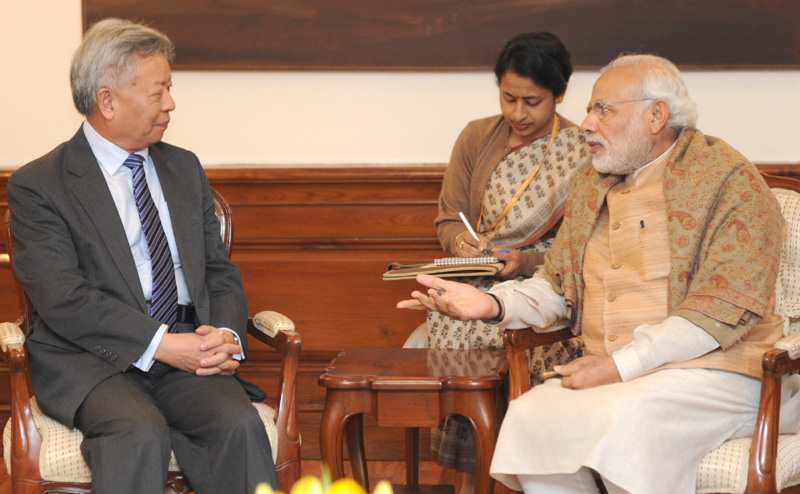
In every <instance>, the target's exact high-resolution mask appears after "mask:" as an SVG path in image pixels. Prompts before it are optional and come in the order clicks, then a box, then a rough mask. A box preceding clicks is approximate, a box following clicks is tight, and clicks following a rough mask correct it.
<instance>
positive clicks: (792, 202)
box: [771, 188, 800, 335]
mask: <svg viewBox="0 0 800 494" xmlns="http://www.w3.org/2000/svg"><path fill="white" fill-rule="evenodd" d="M771 190H772V194H773V195H774V196H775V198H776V199H777V200H778V203H779V204H780V206H781V214H783V217H784V219H786V227H785V229H784V234H783V247H782V249H781V264H780V271H779V272H778V283H777V285H776V289H775V312H777V313H778V314H782V315H783V317H784V334H786V335H791V334H795V333H797V332H798V331H800V194H798V193H797V192H795V191H793V190H786V189H778V188H775V189H771Z"/></svg>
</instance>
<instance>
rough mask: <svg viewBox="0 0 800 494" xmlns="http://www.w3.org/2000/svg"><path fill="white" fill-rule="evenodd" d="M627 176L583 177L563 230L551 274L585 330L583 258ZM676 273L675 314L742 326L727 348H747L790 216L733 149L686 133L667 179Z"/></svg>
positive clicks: (730, 334) (592, 173)
mask: <svg viewBox="0 0 800 494" xmlns="http://www.w3.org/2000/svg"><path fill="white" fill-rule="evenodd" d="M622 178H623V177H622V176H619V175H608V174H601V173H599V172H597V171H596V170H595V169H594V168H589V169H588V170H587V171H585V172H584V173H583V174H581V175H580V176H579V177H577V178H576V179H575V187H574V189H573V190H572V193H571V194H570V197H569V199H568V201H567V210H566V213H565V216H564V222H563V224H562V226H561V229H560V230H559V233H558V236H557V237H556V240H555V243H554V244H553V246H552V247H551V248H550V250H548V252H547V255H546V257H545V264H544V266H543V269H544V272H543V273H542V274H545V275H546V276H545V277H546V278H548V279H549V281H550V283H551V284H552V285H553V287H554V289H555V290H556V291H557V292H559V293H562V294H563V295H564V297H565V299H566V301H567V304H568V306H569V307H570V309H571V312H572V313H571V318H572V321H573V331H574V332H575V334H579V333H580V330H581V313H582V310H583V291H584V281H583V276H582V273H583V259H584V253H585V249H586V243H587V241H588V239H589V237H590V235H591V234H592V230H593V229H594V225H595V223H596V221H597V217H598V215H599V213H600V209H601V208H602V206H603V202H604V201H605V196H606V194H607V193H608V190H609V189H610V188H611V187H612V186H613V185H614V184H616V183H617V182H619V181H620V180H622ZM664 195H665V197H666V202H667V221H668V235H669V242H670V251H671V259H672V267H671V269H670V274H669V298H668V308H669V311H670V313H671V314H675V313H680V311H682V310H692V311H696V312H699V313H701V314H703V315H705V316H707V317H709V318H712V319H714V320H717V321H720V322H722V323H725V324H726V325H728V326H729V327H733V328H734V329H731V330H729V331H727V334H723V335H717V334H715V335H714V336H715V337H717V339H718V340H719V341H720V344H721V346H722V348H723V349H724V348H727V347H729V346H730V345H732V344H734V343H736V342H737V341H738V340H740V339H741V338H742V337H743V336H744V334H746V329H742V328H746V325H741V326H738V328H737V325H739V322H740V321H741V320H742V318H743V317H744V316H745V313H746V312H750V313H753V314H756V315H758V316H762V317H763V316H764V315H765V313H766V312H767V306H768V303H769V299H770V297H771V296H772V294H773V292H774V290H775V280H776V277H777V273H778V263H779V260H780V248H781V241H782V232H783V218H782V216H781V213H780V207H779V206H778V204H777V201H776V200H775V198H774V197H773V195H772V194H771V193H770V192H769V188H768V186H767V184H766V183H765V182H764V180H763V179H762V178H761V175H760V174H759V172H758V170H757V169H756V168H755V166H754V165H753V164H752V163H750V162H749V161H748V160H747V159H746V158H745V157H744V156H742V155H741V154H740V153H739V152H737V151H736V150H735V149H733V148H732V147H731V146H730V145H728V144H727V143H725V142H724V141H722V140H720V139H717V138H714V137H710V136H705V135H703V133H702V132H700V131H698V130H684V131H683V132H681V134H680V136H679V137H678V142H677V144H676V146H675V149H674V151H673V153H672V155H671V156H670V158H669V162H668V163H667V166H666V170H665V177H664Z"/></svg>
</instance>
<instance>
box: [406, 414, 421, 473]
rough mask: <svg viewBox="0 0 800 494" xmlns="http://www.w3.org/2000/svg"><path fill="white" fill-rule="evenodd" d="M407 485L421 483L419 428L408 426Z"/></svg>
mask: <svg viewBox="0 0 800 494" xmlns="http://www.w3.org/2000/svg"><path fill="white" fill-rule="evenodd" d="M406 485H409V486H413V487H416V486H418V485H419V429H418V428H416V427H406Z"/></svg>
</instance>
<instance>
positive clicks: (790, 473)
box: [696, 434, 800, 494]
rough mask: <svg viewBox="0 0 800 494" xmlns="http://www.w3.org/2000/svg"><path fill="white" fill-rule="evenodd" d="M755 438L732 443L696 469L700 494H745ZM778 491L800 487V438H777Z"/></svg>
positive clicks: (788, 436) (792, 435) (711, 454)
mask: <svg viewBox="0 0 800 494" xmlns="http://www.w3.org/2000/svg"><path fill="white" fill-rule="evenodd" d="M751 441H752V438H749V437H745V438H741V439H731V440H730V441H726V442H725V443H724V444H723V445H722V446H720V447H719V448H717V449H715V450H714V451H712V452H710V453H709V454H707V455H706V456H705V457H704V458H703V461H702V462H701V463H700V467H699V468H698V469H697V490H696V492H697V493H698V494H708V493H720V494H723V493H725V494H727V493H731V494H742V493H744V489H745V487H746V486H747V471H748V465H749V462H750V443H751ZM776 463H777V464H776V477H777V483H778V491H780V490H781V489H784V488H786V487H791V486H793V485H797V484H800V434H782V435H781V436H780V437H779V438H778V459H777V462H776Z"/></svg>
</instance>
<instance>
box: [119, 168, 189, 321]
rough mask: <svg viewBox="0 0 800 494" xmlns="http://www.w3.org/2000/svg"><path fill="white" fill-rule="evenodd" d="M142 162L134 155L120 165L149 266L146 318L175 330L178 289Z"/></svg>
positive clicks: (165, 237)
mask: <svg viewBox="0 0 800 494" xmlns="http://www.w3.org/2000/svg"><path fill="white" fill-rule="evenodd" d="M143 164H144V158H143V157H142V156H139V155H138V154H132V155H130V156H128V158H127V159H126V160H125V162H124V163H123V165H125V166H126V167H128V168H130V170H131V172H132V173H133V195H134V198H135V199H136V207H137V208H138V209H139V220H141V222H142V230H143V231H144V236H145V238H147V246H148V247H149V248H150V263H151V266H152V275H153V291H152V295H151V300H150V315H151V316H152V317H153V318H154V319H156V320H158V321H160V322H162V323H164V324H166V325H167V326H169V332H170V333H174V332H175V330H176V327H175V321H176V319H177V317H178V286H177V284H176V283H175V268H174V265H173V264H172V254H171V253H170V250H169V243H168V242H167V236H166V235H164V228H163V227H162V226H161V218H159V216H158V209H156V205H155V204H154V203H153V198H152V197H151V196H150V188H149V187H147V180H145V176H144V166H143Z"/></svg>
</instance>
